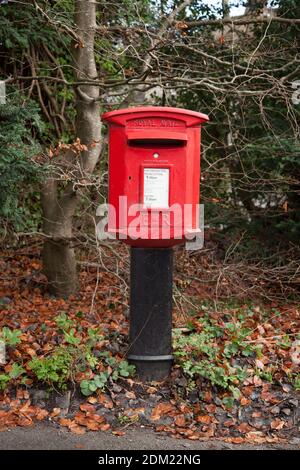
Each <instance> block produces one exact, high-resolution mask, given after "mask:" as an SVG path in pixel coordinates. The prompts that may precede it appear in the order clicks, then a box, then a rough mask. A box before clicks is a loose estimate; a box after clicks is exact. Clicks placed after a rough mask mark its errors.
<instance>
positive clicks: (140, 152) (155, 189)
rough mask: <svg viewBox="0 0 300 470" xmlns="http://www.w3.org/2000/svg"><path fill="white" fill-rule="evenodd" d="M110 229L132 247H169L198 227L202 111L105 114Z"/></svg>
mask: <svg viewBox="0 0 300 470" xmlns="http://www.w3.org/2000/svg"><path fill="white" fill-rule="evenodd" d="M102 120H103V121H104V122H105V123H107V124H108V126H109V197H108V202H109V212H108V229H107V230H108V232H109V233H111V234H115V235H116V237H117V238H119V239H121V240H123V241H124V242H125V243H128V244H130V245H132V246H137V247H139V246H140V247H170V246H173V245H176V244H178V243H182V242H183V241H184V240H185V238H186V237H189V238H190V237H191V236H192V235H193V234H195V235H196V234H197V232H198V231H199V213H198V204H199V184H200V131H201V125H202V124H203V123H204V122H206V121H208V117H207V116H206V115H205V114H202V113H198V112H195V111H190V110H185V109H180V108H168V107H154V106H149V107H139V108H129V109H121V110H117V111H111V112H108V113H105V114H104V115H103V116H102Z"/></svg>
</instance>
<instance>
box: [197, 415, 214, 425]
mask: <svg viewBox="0 0 300 470" xmlns="http://www.w3.org/2000/svg"><path fill="white" fill-rule="evenodd" d="M196 421H197V423H203V424H210V423H211V422H212V417H211V416H209V415H199V416H196Z"/></svg>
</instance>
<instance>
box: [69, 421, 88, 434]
mask: <svg viewBox="0 0 300 470" xmlns="http://www.w3.org/2000/svg"><path fill="white" fill-rule="evenodd" d="M69 429H70V431H71V432H73V433H74V434H78V435H82V434H84V433H85V432H86V429H85V428H84V427H82V426H79V425H78V424H72V425H71V426H69Z"/></svg>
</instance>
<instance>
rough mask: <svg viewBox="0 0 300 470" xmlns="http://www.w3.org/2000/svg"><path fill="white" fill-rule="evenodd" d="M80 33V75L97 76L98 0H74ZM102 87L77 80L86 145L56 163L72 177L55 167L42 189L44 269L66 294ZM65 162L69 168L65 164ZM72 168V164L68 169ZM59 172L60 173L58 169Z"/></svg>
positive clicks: (79, 124)
mask: <svg viewBox="0 0 300 470" xmlns="http://www.w3.org/2000/svg"><path fill="white" fill-rule="evenodd" d="M75 24H76V33H77V35H78V36H79V37H80V43H76V44H75V45H74V67H75V73H76V81H81V80H86V79H96V78H97V69H96V63H95V56H94V35H95V29H96V2H94V0H76V1H75ZM98 98H99V89H98V87H97V86H95V85H84V86H78V87H77V90H76V103H75V107H76V114H77V117H76V136H75V140H76V139H78V138H79V140H80V144H83V145H84V146H85V147H84V150H83V151H81V152H80V154H79V155H76V154H75V153H74V151H72V150H70V151H68V152H65V153H64V154H61V155H60V156H59V158H58V159H57V164H56V165H57V168H56V170H58V171H59V167H60V168H64V172H66V171H69V175H68V176H69V177H68V183H67V186H66V187H65V188H61V183H60V181H59V179H58V177H57V176H56V175H57V174H58V172H57V171H56V170H55V169H54V171H53V173H52V174H51V175H49V177H48V178H47V180H46V181H45V183H44V185H43V189H42V207H43V218H44V226H43V229H44V234H45V235H46V241H45V243H44V248H43V253H42V258H43V267H44V272H45V274H46V276H47V278H48V282H49V290H50V291H51V292H52V293H53V294H55V295H56V296H59V297H67V296H69V295H71V294H73V293H74V292H75V291H76V289H77V269H76V259H75V252H74V248H73V247H72V236H73V233H72V222H73V216H74V214H75V211H76V207H77V204H78V196H77V193H76V189H75V186H74V183H75V182H76V179H77V178H79V177H80V178H81V180H82V178H84V179H88V178H89V176H90V175H91V174H92V172H93V170H94V168H95V166H96V163H97V161H98V159H99V155H100V137H101V122H100V108H99V100H98ZM66 168H67V170H66ZM68 168H69V170H68ZM55 174H56V175H55Z"/></svg>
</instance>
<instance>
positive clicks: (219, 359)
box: [174, 316, 256, 396]
mask: <svg viewBox="0 0 300 470" xmlns="http://www.w3.org/2000/svg"><path fill="white" fill-rule="evenodd" d="M201 324H202V327H201V330H202V331H201V332H200V333H196V332H191V333H190V334H188V335H182V334H181V332H180V330H179V331H175V338H174V339H175V344H174V355H175V357H176V358H177V361H178V363H179V365H180V366H181V367H182V369H183V372H184V373H185V374H186V375H187V376H188V378H189V380H191V381H192V382H195V380H196V379H197V377H199V376H201V377H204V378H205V379H207V380H209V381H210V382H211V383H212V384H213V385H216V386H218V387H221V388H223V389H225V390H229V391H230V392H231V393H232V394H233V395H234V396H237V395H238V393H239V392H238V389H237V387H236V386H237V385H238V384H240V383H242V382H243V381H244V380H245V379H246V377H247V368H246V367H241V366H240V365H238V361H237V359H239V358H240V357H242V356H249V355H255V354H256V348H255V347H254V346H251V345H250V344H248V343H247V342H246V341H245V340H246V338H247V336H248V335H249V333H250V330H249V329H248V328H245V327H244V326H243V323H242V322H236V323H230V322H228V323H225V324H224V327H223V328H221V327H220V326H219V325H217V324H216V323H214V321H213V320H211V319H210V318H209V317H208V316H206V317H205V318H204V319H202V320H201Z"/></svg>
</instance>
